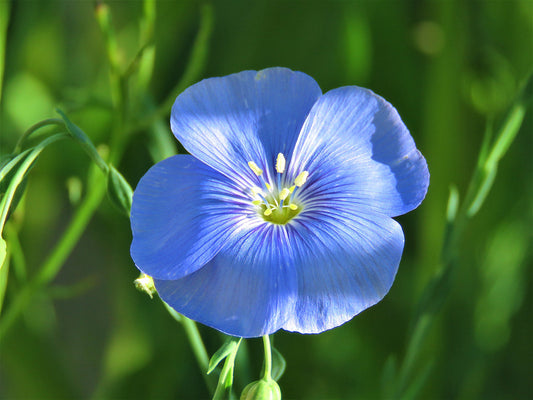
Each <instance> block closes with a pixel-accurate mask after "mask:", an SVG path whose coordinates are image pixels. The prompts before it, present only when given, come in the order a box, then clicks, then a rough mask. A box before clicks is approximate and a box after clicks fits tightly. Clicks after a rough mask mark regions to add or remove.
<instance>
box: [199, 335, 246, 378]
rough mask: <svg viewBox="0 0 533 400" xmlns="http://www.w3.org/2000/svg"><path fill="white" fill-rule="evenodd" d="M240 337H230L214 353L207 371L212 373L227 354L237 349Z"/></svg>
mask: <svg viewBox="0 0 533 400" xmlns="http://www.w3.org/2000/svg"><path fill="white" fill-rule="evenodd" d="M239 341H240V340H239V339H237V338H235V337H230V338H228V340H226V342H225V343H224V344H223V345H222V346H221V347H220V348H219V349H218V350H217V351H216V352H215V354H213V356H212V357H211V359H210V360H209V366H208V367H207V373H208V374H210V373H211V372H213V370H214V369H215V368H216V367H217V365H218V364H220V363H221V362H222V360H224V359H225V358H226V357H227V356H229V355H230V354H231V353H233V352H234V351H235V348H236V347H237V346H238V343H239Z"/></svg>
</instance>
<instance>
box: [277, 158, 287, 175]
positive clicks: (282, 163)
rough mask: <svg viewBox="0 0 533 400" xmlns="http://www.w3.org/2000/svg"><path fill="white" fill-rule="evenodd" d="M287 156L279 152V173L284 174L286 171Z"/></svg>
mask: <svg viewBox="0 0 533 400" xmlns="http://www.w3.org/2000/svg"><path fill="white" fill-rule="evenodd" d="M285 164H286V161H285V156H284V155H283V154H281V153H278V158H276V171H277V172H278V174H282V173H284V172H285Z"/></svg>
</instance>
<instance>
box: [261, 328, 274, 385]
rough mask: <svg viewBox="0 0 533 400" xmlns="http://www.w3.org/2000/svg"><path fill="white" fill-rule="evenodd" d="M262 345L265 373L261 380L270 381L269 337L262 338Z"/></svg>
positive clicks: (270, 352) (270, 349)
mask: <svg viewBox="0 0 533 400" xmlns="http://www.w3.org/2000/svg"><path fill="white" fill-rule="evenodd" d="M263 345H264V348H265V373H264V375H263V379H264V380H266V381H269V380H271V379H272V348H271V347H270V337H269V336H268V335H265V336H263Z"/></svg>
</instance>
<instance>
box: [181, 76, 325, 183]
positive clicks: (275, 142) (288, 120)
mask: <svg viewBox="0 0 533 400" xmlns="http://www.w3.org/2000/svg"><path fill="white" fill-rule="evenodd" d="M320 95H321V91H320V88H319V86H318V84H317V83H316V82H315V81H314V80H313V78H311V77H310V76H308V75H306V74H304V73H301V72H294V71H291V70H289V69H286V68H268V69H265V70H262V71H259V72H256V71H244V72H240V73H237V74H233V75H229V76H225V77H222V78H209V79H205V80H203V81H201V82H199V83H197V84H195V85H193V86H191V87H190V88H188V89H187V90H185V91H184V92H183V93H182V94H181V95H179V96H178V98H177V99H176V102H175V103H174V106H173V107H172V115H171V120H170V122H171V127H172V132H174V135H175V136H176V138H177V139H178V140H179V141H180V142H181V144H182V145H183V146H184V147H185V149H187V151H188V152H189V153H191V154H192V155H193V156H195V157H196V158H198V159H200V160H201V161H203V162H204V163H206V164H208V165H209V166H211V167H212V168H214V169H216V170H217V171H219V172H221V173H222V174H224V175H226V176H229V177H232V178H234V179H239V178H244V179H245V180H246V176H248V179H249V178H250V177H251V176H252V171H251V170H250V169H249V168H248V165H247V163H248V162H249V161H253V162H255V163H257V165H258V166H259V167H260V168H262V169H263V170H266V171H268V170H269V169H271V168H272V166H273V165H274V161H275V157H276V156H277V154H278V153H280V152H281V153H283V154H284V155H285V156H287V155H288V154H291V153H292V150H293V148H294V144H295V142H296V140H297V138H298V134H299V132H300V128H301V126H302V124H303V122H304V121H305V118H306V116H307V114H308V113H309V110H310V109H311V107H312V105H313V104H314V102H315V101H316V99H317V98H318V97H319V96H320Z"/></svg>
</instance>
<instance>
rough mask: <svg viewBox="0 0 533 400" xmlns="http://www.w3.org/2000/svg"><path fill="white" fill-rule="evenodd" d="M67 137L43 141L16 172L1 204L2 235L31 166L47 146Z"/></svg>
mask: <svg viewBox="0 0 533 400" xmlns="http://www.w3.org/2000/svg"><path fill="white" fill-rule="evenodd" d="M67 137H68V136H67V135H66V134H64V133H63V134H57V135H54V136H51V137H49V138H48V139H45V140H43V141H42V142H41V143H39V144H38V145H37V146H35V148H33V149H32V150H30V151H29V153H28V156H27V157H26V158H25V159H24V161H23V162H22V164H21V166H20V167H19V168H18V170H17V171H16V173H15V175H14V176H13V179H12V180H11V182H10V184H9V187H8V189H7V192H6V193H5V195H4V196H3V197H2V200H1V202H0V210H1V215H0V235H1V233H2V231H3V229H4V224H5V222H6V219H7V214H8V212H9V208H10V205H11V202H12V201H13V198H14V197H15V192H16V191H17V188H18V187H19V185H20V184H21V183H22V180H23V179H24V177H25V176H26V174H27V172H28V170H29V169H30V167H31V165H32V164H33V163H34V162H35V160H36V159H37V157H38V156H39V154H41V152H42V151H43V150H44V149H45V148H46V146H48V145H49V144H52V143H54V142H56V141H58V140H61V139H65V138H67Z"/></svg>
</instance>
